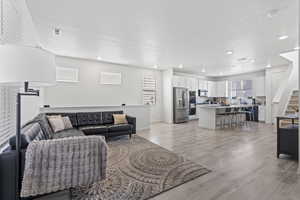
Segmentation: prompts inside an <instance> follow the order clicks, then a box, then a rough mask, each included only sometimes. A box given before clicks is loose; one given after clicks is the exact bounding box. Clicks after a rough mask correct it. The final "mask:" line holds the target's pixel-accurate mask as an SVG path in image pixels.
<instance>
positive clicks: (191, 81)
mask: <svg viewBox="0 0 300 200" xmlns="http://www.w3.org/2000/svg"><path fill="white" fill-rule="evenodd" d="M186 79H187V89H188V90H191V91H196V90H198V79H196V78H190V77H189V78H186Z"/></svg>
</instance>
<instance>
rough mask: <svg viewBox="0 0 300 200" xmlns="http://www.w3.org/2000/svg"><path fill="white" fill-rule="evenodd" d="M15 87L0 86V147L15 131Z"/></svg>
mask: <svg viewBox="0 0 300 200" xmlns="http://www.w3.org/2000/svg"><path fill="white" fill-rule="evenodd" d="M16 93H17V88H12V87H2V86H0V147H2V146H3V145H4V144H5V143H6V142H7V141H8V139H9V138H10V137H11V136H12V135H15V133H16Z"/></svg>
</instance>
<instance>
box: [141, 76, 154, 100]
mask: <svg viewBox="0 0 300 200" xmlns="http://www.w3.org/2000/svg"><path fill="white" fill-rule="evenodd" d="M143 102H144V104H145V105H154V104H156V80H155V78H154V77H153V76H152V75H150V76H149V75H148V76H144V80H143Z"/></svg>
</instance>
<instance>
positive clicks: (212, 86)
mask: <svg viewBox="0 0 300 200" xmlns="http://www.w3.org/2000/svg"><path fill="white" fill-rule="evenodd" d="M207 90H208V92H207V96H208V97H217V83H216V82H214V81H207Z"/></svg>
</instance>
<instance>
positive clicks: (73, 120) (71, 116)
mask: <svg viewBox="0 0 300 200" xmlns="http://www.w3.org/2000/svg"><path fill="white" fill-rule="evenodd" d="M47 115H49V116H51V115H60V116H62V117H69V119H70V121H71V123H72V126H73V127H76V126H77V116H76V113H47Z"/></svg>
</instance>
